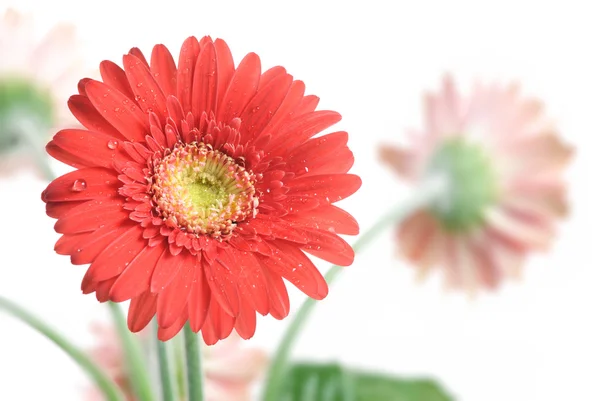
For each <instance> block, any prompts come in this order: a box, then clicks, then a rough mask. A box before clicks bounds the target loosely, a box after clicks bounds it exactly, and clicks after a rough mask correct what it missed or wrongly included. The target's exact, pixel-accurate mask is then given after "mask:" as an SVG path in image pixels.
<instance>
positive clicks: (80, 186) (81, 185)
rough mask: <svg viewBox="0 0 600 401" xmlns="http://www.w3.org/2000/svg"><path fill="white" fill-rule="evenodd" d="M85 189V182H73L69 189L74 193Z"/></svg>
mask: <svg viewBox="0 0 600 401" xmlns="http://www.w3.org/2000/svg"><path fill="white" fill-rule="evenodd" d="M86 188H87V182H85V180H75V181H74V182H73V187H72V188H71V190H73V191H75V192H81V191H84V190H85V189H86Z"/></svg>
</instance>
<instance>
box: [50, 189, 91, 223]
mask: <svg viewBox="0 0 600 401" xmlns="http://www.w3.org/2000/svg"><path fill="white" fill-rule="evenodd" d="M42 196H43V194H42ZM85 202H86V201H79V202H50V203H46V214H47V215H48V216H49V217H52V218H54V219H58V218H59V217H61V216H63V215H65V214H66V213H68V212H69V210H72V209H74V208H76V207H77V206H79V205H82V204H83V203H85Z"/></svg>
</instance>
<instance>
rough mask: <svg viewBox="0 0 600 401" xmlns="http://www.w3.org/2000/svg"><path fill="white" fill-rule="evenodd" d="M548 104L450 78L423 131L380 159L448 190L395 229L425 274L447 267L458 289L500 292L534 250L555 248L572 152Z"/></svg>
mask: <svg viewBox="0 0 600 401" xmlns="http://www.w3.org/2000/svg"><path fill="white" fill-rule="evenodd" d="M542 109H543V107H542V104H541V102H540V101H538V100H534V99H528V98H523V97H522V96H521V95H520V94H519V90H518V87H517V86H516V85H511V86H506V87H505V86H500V85H491V86H481V85H476V86H475V88H474V90H473V93H472V95H471V96H461V95H460V94H459V93H458V92H457V89H456V88H455V84H454V82H453V81H452V79H451V78H449V77H448V78H447V79H445V81H444V85H443V88H442V90H441V92H440V93H438V94H434V95H428V96H426V98H425V121H424V124H425V127H424V129H423V130H422V131H417V132H411V133H409V134H410V135H409V136H410V138H409V140H410V143H409V145H408V146H406V147H393V146H383V147H382V148H381V158H382V160H383V161H384V162H385V163H387V164H388V165H389V166H391V167H392V168H393V169H394V170H395V171H396V172H397V173H398V174H399V175H400V176H402V177H403V178H405V179H407V180H409V181H411V182H412V183H414V184H417V185H419V184H421V185H422V184H423V183H424V182H427V180H430V179H432V178H433V177H436V178H439V179H441V180H442V181H443V182H444V185H445V191H444V193H443V195H442V196H438V197H437V199H435V200H434V201H433V202H432V203H430V204H429V206H428V207H426V208H422V209H421V210H418V211H417V212H415V213H414V214H412V215H411V216H409V218H407V219H406V220H405V221H404V222H403V223H402V224H400V225H399V227H398V229H397V241H398V244H399V246H400V252H401V254H402V255H403V256H404V257H406V258H407V259H408V260H409V261H411V262H412V263H414V264H415V265H416V266H417V267H418V269H419V272H420V273H421V275H424V274H425V273H427V272H428V271H429V270H430V269H431V268H441V269H442V270H443V271H444V273H445V278H446V282H447V284H448V285H449V286H451V287H462V288H466V289H468V290H471V291H474V290H476V289H477V288H478V287H481V286H484V287H488V288H495V287H497V286H498V284H500V282H501V281H502V279H503V278H504V277H506V276H516V275H518V274H519V272H520V270H521V266H522V263H523V260H524V258H525V256H526V255H527V253H528V252H530V251H531V250H543V249H547V248H548V246H549V245H550V243H551V240H552V239H553V237H554V234H555V223H556V221H557V220H558V219H559V218H562V217H564V216H565V215H566V214H567V209H568V208H567V201H566V189H565V183H564V181H563V179H562V178H561V173H562V172H563V170H564V168H565V167H566V165H567V163H568V162H569V160H570V158H571V155H572V149H571V148H569V147H568V146H565V145H564V144H563V143H562V142H561V141H560V139H559V138H558V136H557V135H556V131H555V128H554V127H553V125H552V124H551V123H550V122H549V121H548V119H547V118H546V116H545V115H544V113H543V110H542Z"/></svg>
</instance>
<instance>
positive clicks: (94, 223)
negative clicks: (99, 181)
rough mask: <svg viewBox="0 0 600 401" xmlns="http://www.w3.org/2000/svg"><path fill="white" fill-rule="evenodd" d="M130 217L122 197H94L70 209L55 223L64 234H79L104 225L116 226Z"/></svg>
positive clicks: (56, 228)
mask: <svg viewBox="0 0 600 401" xmlns="http://www.w3.org/2000/svg"><path fill="white" fill-rule="evenodd" d="M128 218H129V212H128V211H127V210H125V209H123V201H122V200H121V199H110V200H97V199H93V200H91V201H88V202H86V203H84V204H81V205H79V206H77V207H76V208H74V209H72V210H70V211H69V212H68V213H67V214H65V215H64V216H62V217H61V218H60V219H59V220H58V221H57V222H56V224H55V225H54V230H55V231H56V232H57V233H62V234H77V233H83V232H88V231H95V230H98V229H99V228H102V227H104V226H111V225H112V226H115V225H117V224H119V223H120V222H122V221H124V220H127V219H128Z"/></svg>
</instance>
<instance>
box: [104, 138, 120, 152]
mask: <svg viewBox="0 0 600 401" xmlns="http://www.w3.org/2000/svg"><path fill="white" fill-rule="evenodd" d="M106 146H108V148H109V149H113V150H115V149H116V148H117V146H119V142H117V141H115V140H114V139H111V140H110V141H108V144H107V145H106Z"/></svg>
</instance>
